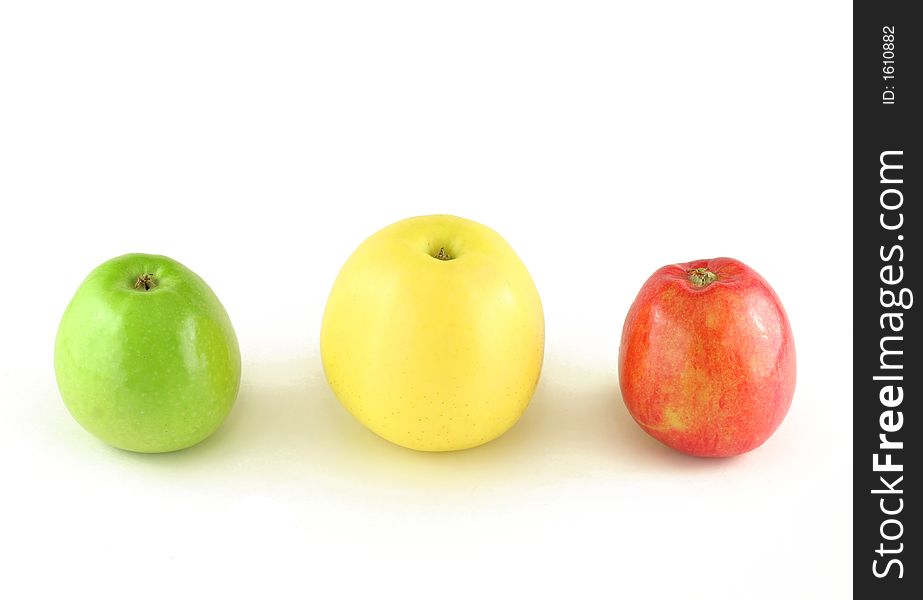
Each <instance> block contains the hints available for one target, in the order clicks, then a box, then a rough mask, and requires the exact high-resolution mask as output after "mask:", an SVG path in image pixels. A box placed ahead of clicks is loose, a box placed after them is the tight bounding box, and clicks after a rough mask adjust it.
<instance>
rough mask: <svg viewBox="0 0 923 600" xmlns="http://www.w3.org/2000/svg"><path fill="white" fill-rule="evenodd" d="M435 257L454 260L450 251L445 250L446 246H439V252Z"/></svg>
mask: <svg viewBox="0 0 923 600" xmlns="http://www.w3.org/2000/svg"><path fill="white" fill-rule="evenodd" d="M433 258H438V259H439V260H452V257H451V256H449V253H448V252H446V251H445V247H442V248H439V252H437V253H436V255H435V256H434V257H433Z"/></svg>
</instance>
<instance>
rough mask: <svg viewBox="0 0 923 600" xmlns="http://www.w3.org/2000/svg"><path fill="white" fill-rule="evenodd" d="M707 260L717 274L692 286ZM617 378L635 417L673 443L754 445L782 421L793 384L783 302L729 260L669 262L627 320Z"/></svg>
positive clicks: (718, 447)
mask: <svg viewBox="0 0 923 600" xmlns="http://www.w3.org/2000/svg"><path fill="white" fill-rule="evenodd" d="M701 268H704V269H707V270H708V271H710V272H711V273H714V275H715V276H716V279H715V280H714V281H712V282H711V283H707V284H706V285H704V286H701V285H696V284H695V283H694V282H693V277H691V275H692V274H691V273H690V272H692V271H693V270H694V269H701ZM700 283H701V281H700ZM619 384H620V386H621V390H622V399H623V400H624V402H625V406H626V407H628V411H629V412H630V413H631V416H632V417H633V418H634V419H635V421H637V423H638V425H640V426H641V428H642V429H644V431H646V432H648V433H649V434H650V435H652V436H653V437H655V438H656V439H658V440H660V441H661V442H663V443H664V444H666V445H667V446H670V447H671V448H675V449H676V450H679V451H681V452H685V453H687V454H692V455H694V456H711V457H724V456H735V455H738V454H743V453H744V452H749V451H750V450H753V449H754V448H756V447H757V446H759V445H760V444H762V443H763V442H765V441H766V440H767V439H768V438H769V436H771V435H772V434H773V432H775V430H776V429H777V428H778V427H779V425H780V424H781V423H782V419H784V418H785V414H786V413H787V412H788V409H789V406H791V403H792V395H793V394H794V392H795V341H794V339H793V337H792V330H791V326H790V325H789V322H788V317H787V316H786V314H785V309H784V308H783V307H782V303H781V302H780V301H779V297H778V296H776V293H775V292H774V291H773V289H772V288H771V287H770V286H769V284H768V283H767V282H766V280H765V279H763V278H762V277H760V275H759V274H758V273H757V272H756V271H754V270H753V269H751V268H750V267H748V266H747V265H745V264H743V263H742V262H740V261H737V260H734V259H732V258H714V259H711V260H696V261H692V262H688V263H682V264H676V265H668V266H666V267H663V268H661V269H659V270H658V271H657V272H655V273H654V274H653V275H651V277H650V278H649V279H648V280H647V281H646V282H645V284H644V286H643V287H642V288H641V291H640V292H639V293H638V297H637V298H635V301H634V303H633V304H632V305H631V309H629V311H628V316H627V317H626V318H625V326H624V328H623V330H622V342H621V346H620V348H619Z"/></svg>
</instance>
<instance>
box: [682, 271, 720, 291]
mask: <svg viewBox="0 0 923 600" xmlns="http://www.w3.org/2000/svg"><path fill="white" fill-rule="evenodd" d="M687 275H689V281H690V282H692V285H693V286H695V287H697V288H703V287H705V286H707V285H708V284H710V283H711V282H713V281H715V280H716V279H718V276H717V275H715V274H714V273H712V272H711V271H709V270H708V269H706V268H705V267H698V268H695V269H692V270H690V271H688V272H687Z"/></svg>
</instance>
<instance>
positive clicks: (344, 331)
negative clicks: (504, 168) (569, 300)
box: [321, 215, 545, 451]
mask: <svg viewBox="0 0 923 600" xmlns="http://www.w3.org/2000/svg"><path fill="white" fill-rule="evenodd" d="M440 250H442V256H443V258H438V256H439V255H440ZM446 255H447V257H448V260H445V258H446ZM544 350H545V322H544V316H543V313H542V303H541V300H540V299H539V296H538V291H537V290H536V289H535V284H534V283H533V282H532V278H531V277H530V276H529V272H528V271H527V270H526V267H525V265H523V264H522V261H520V260H519V257H518V256H516V253H515V252H513V249H512V248H511V247H510V246H509V244H507V243H506V241H505V240H504V239H503V238H502V237H500V235H498V234H497V233H496V232H495V231H493V230H492V229H489V228H487V227H485V226H483V225H480V224H478V223H475V222H474V221H469V220H467V219H462V218H460V217H453V216H448V215H433V216H425V217H415V218H411V219H406V220H403V221H399V222H397V223H394V224H393V225H390V226H388V227H385V228H384V229H382V230H381V231H379V232H377V233H376V234H374V235H373V236H372V237H370V238H369V239H367V240H366V241H365V242H363V243H362V245H360V246H359V248H358V249H357V250H356V251H355V252H354V253H353V254H352V256H350V257H349V259H348V260H347V261H346V264H345V265H343V268H342V269H341V270H340V274H339V275H338V276H337V279H336V282H335V283H334V285H333V290H332V291H331V293H330V298H329V299H328V300H327V307H326V309H325V311H324V318H323V323H322V325H321V357H322V360H323V364H324V371H325V373H326V375H327V380H328V381H329V382H330V386H331V387H332V388H333V391H334V393H335V394H336V396H337V397H338V398H339V399H340V401H341V402H342V403H343V405H344V406H345V407H346V408H347V409H348V410H349V412H351V413H352V414H353V415H354V416H355V417H356V418H357V419H359V421H360V422H362V423H363V424H364V425H365V426H366V427H368V428H369V429H371V430H372V431H374V432H375V433H377V434H378V435H380V436H381V437H383V438H385V439H387V440H389V441H391V442H394V443H395V444H399V445H401V446H404V447H406V448H413V449H415V450H428V451H445V450H462V449H465V448H471V447H473V446H478V445H480V444H484V443H486V442H489V441H491V440H493V439H494V438H496V437H498V436H500V435H501V434H503V433H504V432H505V431H506V430H507V429H509V428H510V427H512V426H513V424H514V423H516V421H517V420H518V419H519V417H520V416H521V415H522V413H523V411H524V410H525V409H526V406H527V405H528V404H529V400H530V399H531V397H532V394H533V392H534V391H535V386H536V385H537V383H538V378H539V375H540V374H541V369H542V358H543V355H544Z"/></svg>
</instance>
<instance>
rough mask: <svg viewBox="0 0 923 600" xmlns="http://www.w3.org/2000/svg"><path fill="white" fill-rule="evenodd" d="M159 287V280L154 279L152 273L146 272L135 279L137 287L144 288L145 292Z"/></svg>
mask: <svg viewBox="0 0 923 600" xmlns="http://www.w3.org/2000/svg"><path fill="white" fill-rule="evenodd" d="M155 287H157V282H156V281H154V276H153V275H151V274H150V273H144V274H143V275H138V278H137V279H136V280H135V289H136V290H144V291H145V292H147V291H150V290H152V289H154V288H155Z"/></svg>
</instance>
